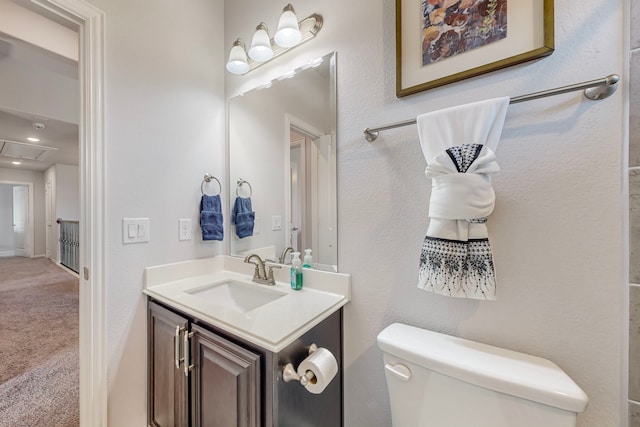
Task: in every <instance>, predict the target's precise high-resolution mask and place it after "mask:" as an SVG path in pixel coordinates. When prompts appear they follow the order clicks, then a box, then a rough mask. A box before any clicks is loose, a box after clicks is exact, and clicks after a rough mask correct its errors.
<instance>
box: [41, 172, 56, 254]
mask: <svg viewBox="0 0 640 427" xmlns="http://www.w3.org/2000/svg"><path fill="white" fill-rule="evenodd" d="M44 197H45V203H44V221H45V224H46V225H47V229H46V230H45V236H44V239H45V255H46V257H47V258H49V259H53V249H54V248H53V245H54V244H55V243H54V242H55V239H54V236H53V231H54V230H53V219H52V218H51V217H52V212H53V191H52V189H51V182H47V183H46V185H45V188H44Z"/></svg>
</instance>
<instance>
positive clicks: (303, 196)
mask: <svg viewBox="0 0 640 427" xmlns="http://www.w3.org/2000/svg"><path fill="white" fill-rule="evenodd" d="M229 179H230V187H231V188H230V191H229V194H230V201H229V205H228V206H230V207H233V206H234V205H235V202H236V198H241V199H246V198H250V199H251V207H252V209H253V211H254V212H255V218H254V224H253V233H252V234H251V235H250V236H246V237H242V238H240V237H238V235H237V233H236V227H235V226H234V225H232V226H231V230H230V232H229V235H230V237H229V239H230V242H231V255H238V256H246V255H248V254H250V253H257V254H259V255H260V256H262V257H263V258H266V259H271V260H279V259H280V257H281V256H282V254H283V253H284V252H285V251H286V250H287V248H293V250H294V251H296V252H301V253H302V255H301V258H302V256H303V255H304V250H305V249H311V250H312V256H313V261H314V263H315V264H316V268H319V269H323V270H332V271H337V263H338V244H337V243H338V228H337V223H336V222H337V204H336V187H337V186H336V54H335V53H331V54H329V55H326V56H324V57H322V58H319V59H318V60H316V61H313V62H311V63H310V64H308V65H307V66H304V67H301V68H298V69H296V70H295V72H292V73H290V74H287V75H285V76H281V77H279V78H277V79H275V80H273V81H272V82H271V83H270V84H268V85H265V86H263V87H260V88H256V89H254V90H251V91H249V92H246V93H244V94H243V95H241V96H238V97H235V98H233V99H231V101H230V103H229ZM244 204H246V203H244ZM241 234H243V233H241ZM289 260H290V257H289V256H287V257H286V260H285V262H287V263H288V261H289Z"/></svg>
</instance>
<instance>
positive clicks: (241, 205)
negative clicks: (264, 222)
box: [231, 197, 256, 239]
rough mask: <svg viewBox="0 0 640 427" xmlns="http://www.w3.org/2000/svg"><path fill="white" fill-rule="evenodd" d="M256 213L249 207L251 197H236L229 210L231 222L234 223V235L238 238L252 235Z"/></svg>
mask: <svg viewBox="0 0 640 427" xmlns="http://www.w3.org/2000/svg"><path fill="white" fill-rule="evenodd" d="M255 218H256V213H255V212H253V210H252V209H251V198H249V197H236V202H235V203H234V205H233V209H232V210H231V223H232V224H235V225H236V235H237V236H238V237H239V238H241V239H242V238H243V237H249V236H253V225H254V222H255Z"/></svg>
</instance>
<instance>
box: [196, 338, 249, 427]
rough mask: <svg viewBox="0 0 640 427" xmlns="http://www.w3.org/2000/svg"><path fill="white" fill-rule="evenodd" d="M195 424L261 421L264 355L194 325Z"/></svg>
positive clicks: (216, 426)
mask: <svg viewBox="0 0 640 427" xmlns="http://www.w3.org/2000/svg"><path fill="white" fill-rule="evenodd" d="M192 331H193V332H194V334H193V337H192V339H191V349H192V353H193V358H192V363H193V365H194V367H193V370H192V372H191V373H192V377H191V390H192V392H191V398H192V406H191V407H192V416H193V418H192V421H193V426H194V427H200V426H202V427H229V426H234V427H235V426H237V427H257V426H259V425H260V355H258V354H255V353H253V352H251V351H249V350H247V349H244V348H242V347H240V346H238V345H236V344H234V343H232V342H229V341H228V340H226V339H224V338H222V337H220V336H218V335H216V334H214V333H212V332H210V331H208V330H206V329H203V328H201V327H198V326H196V325H194V326H193V327H192Z"/></svg>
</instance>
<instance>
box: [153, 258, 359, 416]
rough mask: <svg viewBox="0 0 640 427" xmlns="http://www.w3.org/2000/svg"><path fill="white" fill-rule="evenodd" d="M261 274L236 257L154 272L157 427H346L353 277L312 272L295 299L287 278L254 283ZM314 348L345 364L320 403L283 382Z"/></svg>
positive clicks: (294, 383)
mask: <svg viewBox="0 0 640 427" xmlns="http://www.w3.org/2000/svg"><path fill="white" fill-rule="evenodd" d="M285 270H286V271H285ZM252 272H253V267H252V266H251V265H248V264H245V263H243V262H242V259H239V258H234V257H228V256H221V257H215V258H209V259H204V260H196V261H189V262H184V263H177V264H169V265H165V266H157V267H150V268H147V269H146V270H145V285H146V286H145V290H144V292H145V294H146V295H147V296H148V359H149V360H148V384H149V389H148V421H149V425H150V426H189V425H191V426H225V427H226V426H278V427H286V426H297V427H299V426H318V425H322V426H342V418H343V417H342V412H343V411H342V400H343V399H342V306H344V304H346V303H347V302H348V301H349V299H350V277H349V276H348V275H344V274H336V273H327V272H321V271H314V270H309V271H306V272H305V280H306V281H307V283H305V288H303V289H302V291H292V290H291V289H290V287H289V284H288V282H287V280H286V279H287V278H288V270H287V269H283V270H281V271H277V272H276V285H275V286H266V285H261V284H257V283H252V282H251V275H252ZM312 344H316V345H317V346H318V347H321V348H325V349H326V350H328V351H330V352H331V353H332V354H333V356H334V357H335V359H336V361H337V364H338V373H337V374H336V376H335V377H334V378H333V379H332V380H331V381H330V382H328V384H327V386H326V388H324V390H322V392H321V393H319V394H313V393H311V392H309V391H308V390H307V389H305V387H303V386H302V385H301V384H300V383H299V382H298V381H290V382H285V381H284V380H283V369H284V367H285V365H287V364H288V363H291V364H292V365H293V366H294V367H297V366H298V365H299V364H300V363H301V362H302V361H303V360H304V359H305V358H307V356H308V354H309V348H310V347H311V346H312Z"/></svg>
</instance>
